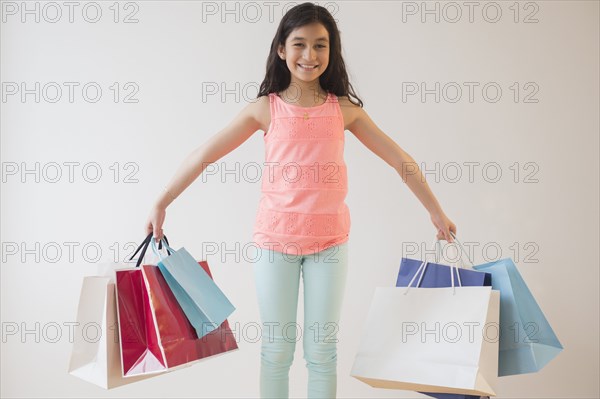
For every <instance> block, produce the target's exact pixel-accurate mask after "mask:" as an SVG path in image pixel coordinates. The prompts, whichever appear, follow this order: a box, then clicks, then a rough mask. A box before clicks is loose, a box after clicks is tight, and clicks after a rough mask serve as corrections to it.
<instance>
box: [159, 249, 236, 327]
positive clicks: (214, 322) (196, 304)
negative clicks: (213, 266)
mask: <svg viewBox="0 0 600 399" xmlns="http://www.w3.org/2000/svg"><path fill="white" fill-rule="evenodd" d="M164 245H165V247H166V248H167V250H169V251H170V255H169V256H167V257H162V256H161V261H160V262H158V267H159V269H160V271H161V272H162V275H163V276H164V278H165V280H166V281H167V283H168V284H169V287H170V288H171V291H172V292H173V294H174V295H175V297H176V298H177V302H178V303H179V305H180V306H181V308H182V309H183V311H184V312H185V315H186V316H187V318H188V320H189V321H190V322H191V323H192V325H193V326H194V328H195V329H196V334H197V335H198V337H203V336H205V335H206V334H208V333H210V332H211V331H213V330H215V329H217V328H218V327H219V326H220V325H221V324H222V323H223V322H224V321H225V320H226V319H227V317H228V316H229V315H231V313H233V311H234V310H235V307H234V306H233V305H232V304H231V302H230V301H229V299H227V297H226V296H225V294H224V293H223V291H221V289H220V288H219V287H218V286H217V285H216V284H215V282H214V281H213V279H212V278H211V277H210V276H209V275H208V273H206V271H205V270H204V269H203V268H199V267H198V262H197V261H196V260H194V258H193V257H192V255H190V253H189V252H188V251H186V249H185V248H181V249H179V250H177V251H176V250H174V249H173V248H171V247H170V246H169V244H168V243H167V242H164ZM152 249H153V250H156V244H155V242H154V240H152ZM158 255H159V256H160V254H158ZM204 262H206V261H204Z"/></svg>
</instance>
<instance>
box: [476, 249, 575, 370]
mask: <svg viewBox="0 0 600 399" xmlns="http://www.w3.org/2000/svg"><path fill="white" fill-rule="evenodd" d="M473 269H475V270H480V271H485V272H487V273H491V275H492V289H494V290H499V291H500V343H499V346H500V349H499V350H500V353H499V359H498V376H507V375H515V374H526V373H534V372H537V371H539V370H541V369H542V368H543V367H544V366H545V365H546V364H548V363H549V362H550V361H551V360H552V359H554V357H556V355H558V354H559V353H560V352H561V351H562V350H563V346H562V345H561V344H560V342H559V341H558V338H557V337H556V334H554V331H553V330H552V327H550V324H549V323H548V320H546V317H545V316H544V313H543V312H542V310H541V309H540V307H539V305H538V304H537V302H536V300H535V298H534V297H533V295H532V294H531V291H529V288H528V287H527V285H526V284H525V281H524V280H523V277H521V274H520V273H519V271H518V270H517V267H516V266H515V264H514V263H513V261H512V260H511V259H510V258H504V259H500V260H498V261H495V262H489V263H484V264H482V265H477V266H473Z"/></svg>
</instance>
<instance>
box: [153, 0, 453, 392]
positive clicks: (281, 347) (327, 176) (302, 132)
mask: <svg viewBox="0 0 600 399" xmlns="http://www.w3.org/2000/svg"><path fill="white" fill-rule="evenodd" d="M341 48H342V47H341V42H340V33H339V31H338V28H337V25H336V23H335V21H334V19H333V17H332V16H331V14H330V13H329V12H328V11H327V10H326V9H325V8H323V7H321V6H317V5H314V4H312V3H304V4H300V5H297V6H295V7H293V8H291V9H290V10H289V11H288V12H287V13H286V14H285V15H284V16H283V18H282V20H281V22H280V24H279V27H278V29H277V32H276V34H275V38H274V39H273V42H272V44H271V51H270V54H269V57H268V59H267V68H266V69H267V71H266V76H265V78H264V80H263V82H262V84H261V87H260V92H259V94H258V96H257V101H255V102H253V103H250V104H248V105H247V106H246V107H245V108H244V109H243V110H242V111H241V112H240V113H239V114H238V115H237V116H236V117H235V118H234V119H233V120H232V121H231V123H230V124H229V125H228V126H226V127H225V128H224V129H222V130H221V131H220V132H219V133H217V134H216V135H214V136H213V137H211V138H210V139H209V140H208V141H207V142H206V143H205V144H203V145H201V146H200V147H198V148H197V149H195V150H194V151H193V152H192V153H191V154H190V155H188V157H187V158H186V159H185V161H184V162H183V164H182V165H181V166H180V168H179V170H178V171H177V173H176V174H175V176H174V177H173V179H172V180H171V182H170V183H169V184H168V186H167V187H165V189H164V193H162V194H161V195H160V197H159V198H158V199H157V201H156V203H155V204H154V206H153V207H152V211H151V213H150V216H149V218H148V222H147V225H146V233H147V234H148V233H150V232H153V233H154V236H155V237H156V238H157V239H160V238H162V235H163V234H162V225H163V223H164V220H165V209H166V208H167V206H168V205H169V204H170V203H171V202H173V200H175V198H177V196H179V195H180V194H181V193H182V192H183V191H184V190H185V189H186V188H187V187H188V186H189V185H190V184H191V183H192V182H193V181H194V180H195V179H196V178H197V177H198V176H199V175H200V174H201V173H202V172H203V171H204V169H205V168H206V166H207V165H208V164H210V163H212V162H216V161H217V160H219V159H220V158H221V157H223V156H225V155H226V154H228V153H229V152H231V151H233V150H234V149H235V148H237V147H238V146H240V145H241V144H242V143H243V142H244V141H245V140H247V139H248V138H249V137H250V136H251V135H252V134H254V132H256V131H257V130H261V131H263V132H264V135H263V137H264V141H265V158H266V159H265V161H266V162H265V165H266V166H268V171H265V172H264V173H263V177H262V197H261V199H260V204H259V207H258V211H257V214H256V222H255V226H254V232H253V239H254V241H255V243H256V246H257V247H258V248H259V251H261V253H260V256H258V257H257V259H258V261H256V262H255V263H254V265H253V273H254V277H255V284H256V291H257V294H258V303H259V308H260V316H261V319H262V322H263V326H264V328H263V330H262V331H263V334H262V342H261V368H260V394H261V397H276V398H287V397H288V382H289V381H288V379H289V378H288V374H289V369H290V366H291V364H292V360H293V355H294V350H295V343H296V337H297V333H298V332H300V333H302V338H303V349H304V358H305V360H306V366H307V368H308V397H309V398H314V397H327V398H333V397H335V396H336V385H337V377H336V365H337V355H336V353H337V352H336V342H337V339H336V336H337V331H338V328H337V323H338V321H339V315H340V309H341V304H342V299H343V292H344V287H345V283H346V272H347V265H348V263H347V261H348V256H347V252H348V248H347V241H348V237H349V230H350V215H349V211H348V207H347V206H346V204H345V203H344V198H345V196H346V193H347V178H346V165H345V163H344V159H343V146H344V131H345V130H349V131H351V132H352V133H353V134H354V135H355V136H356V137H357V138H358V140H360V141H361V142H362V143H363V144H364V145H365V146H366V147H367V148H369V149H370V150H371V151H373V152H374V153H375V154H377V155H378V156H379V157H380V158H381V159H383V160H384V161H385V162H387V163H388V164H389V165H390V166H392V167H393V168H394V169H396V171H397V172H398V174H400V176H401V177H402V179H403V181H405V182H406V184H407V185H408V187H409V188H410V190H411V191H412V192H413V193H414V194H415V195H416V197H417V198H418V199H419V201H420V202H421V203H422V204H423V206H424V207H425V208H426V209H427V211H428V212H429V214H430V217H431V221H432V222H433V225H434V226H435V227H436V229H437V238H438V239H444V240H447V241H449V242H452V237H451V235H450V232H451V231H452V232H453V233H456V226H455V225H454V224H453V223H452V222H451V221H450V219H448V217H447V216H446V215H445V214H444V212H443V211H442V208H441V206H440V204H439V203H438V201H437V200H436V198H435V197H434V195H433V194H432V192H431V190H430V189H429V187H428V185H427V183H426V182H425V180H424V179H423V176H422V174H421V171H420V170H419V169H418V167H416V163H415V161H414V160H413V158H412V157H411V156H410V155H409V154H407V153H406V152H405V151H404V150H402V149H401V148H400V147H399V146H398V145H397V144H396V143H395V142H394V141H393V140H392V139H391V138H390V137H388V136H387V135H386V134H385V133H384V132H382V131H381V130H380V129H379V128H378V127H377V125H375V123H374V122H373V121H372V120H371V119H370V118H369V116H368V115H367V113H366V112H365V111H364V110H363V108H362V106H363V103H362V101H361V100H360V99H359V98H358V97H357V96H356V94H355V93H354V89H353V88H352V85H351V84H350V82H349V81H348V75H347V73H346V67H345V64H344V60H343V58H342V51H341ZM406 164H410V165H411V168H410V170H411V172H412V173H406V171H407V170H408V168H405V167H403V166H404V165H406ZM415 172H416V173H415ZM301 274H302V279H303V284H304V326H303V328H298V326H296V309H297V303H298V290H299V280H300V275H301Z"/></svg>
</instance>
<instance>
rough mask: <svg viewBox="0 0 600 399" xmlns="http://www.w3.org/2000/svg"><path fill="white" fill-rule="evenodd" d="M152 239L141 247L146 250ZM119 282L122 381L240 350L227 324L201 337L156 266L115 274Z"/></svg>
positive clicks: (118, 271) (120, 271)
mask: <svg viewBox="0 0 600 399" xmlns="http://www.w3.org/2000/svg"><path fill="white" fill-rule="evenodd" d="M151 238H152V237H151V235H149V236H148V237H147V238H146V240H145V241H144V243H142V245H145V246H146V247H147V246H148V245H149V243H150V240H151ZM145 249H146V248H144V250H143V251H142V255H140V259H139V260H138V264H137V266H139V265H140V263H141V259H142V258H143V254H145ZM138 250H139V248H138ZM136 253H137V251H136ZM134 256H135V254H134ZM196 267H197V268H199V269H201V267H200V266H199V265H198V264H197V265H196ZM116 280H117V298H118V301H117V302H118V303H117V305H118V306H117V309H118V317H119V322H120V328H119V332H120V337H121V348H122V368H123V375H124V376H126V377H128V376H133V375H140V374H141V375H145V374H152V373H160V372H164V371H173V370H176V369H178V368H181V367H187V366H190V365H191V364H193V363H195V362H196V361H198V360H200V359H203V358H206V357H209V356H213V355H216V354H219V353H224V352H228V351H231V350H234V349H237V343H236V342H235V339H233V334H232V333H231V330H230V329H229V325H228V324H227V323H225V322H224V323H222V324H221V325H220V326H218V327H219V329H217V330H218V331H214V333H215V334H213V335H212V336H211V337H210V339H209V340H203V339H200V338H199V337H198V336H197V334H196V330H195V329H194V327H193V326H192V325H191V324H190V322H189V320H188V319H187V317H186V315H185V313H184V312H183V309H182V308H181V306H180V305H179V303H178V302H177V300H176V298H175V296H174V294H173V292H172V291H171V289H170V288H169V285H168V284H167V282H166V281H165V279H164V277H163V275H162V273H161V272H160V270H159V269H158V267H157V266H155V265H143V266H141V267H136V268H129V269H122V270H117V271H116ZM225 321H226V320H225Z"/></svg>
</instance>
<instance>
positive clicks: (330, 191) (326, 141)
mask: <svg viewBox="0 0 600 399" xmlns="http://www.w3.org/2000/svg"><path fill="white" fill-rule="evenodd" d="M269 107H270V111H271V123H270V125H269V128H268V129H267V132H266V133H265V134H264V142H265V164H264V167H263V174H262V178H261V179H262V181H261V190H262V194H261V198H260V202H259V205H258V211H257V214H256V219H255V224H254V231H253V241H254V243H255V244H256V245H258V246H259V247H261V248H266V249H271V250H275V251H278V252H282V253H286V254H293V255H308V254H313V253H316V252H319V251H323V250H325V249H327V248H329V247H332V246H334V245H338V244H341V243H344V242H346V241H348V238H349V232H350V211H349V209H348V206H347V205H346V203H345V202H344V199H345V197H346V194H347V192H348V178H347V170H346V164H345V162H344V157H343V155H344V118H343V116H342V110H341V108H340V105H339V102H338V98H337V96H336V95H335V94H333V93H328V94H327V99H326V101H325V103H323V104H321V105H317V106H313V107H301V106H299V105H295V104H289V103H286V102H285V101H283V99H282V98H281V97H279V96H278V95H277V94H275V93H269Z"/></svg>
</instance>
